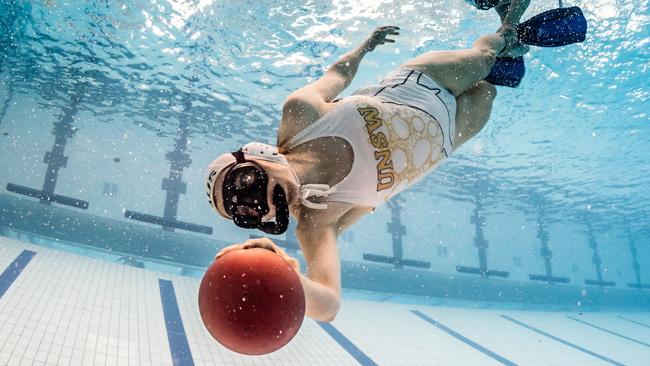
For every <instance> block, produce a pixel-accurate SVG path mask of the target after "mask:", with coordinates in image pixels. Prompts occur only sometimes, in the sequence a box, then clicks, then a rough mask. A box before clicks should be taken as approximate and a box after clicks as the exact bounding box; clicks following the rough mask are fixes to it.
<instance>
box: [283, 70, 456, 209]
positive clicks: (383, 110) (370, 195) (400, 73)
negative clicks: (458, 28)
mask: <svg viewBox="0 0 650 366" xmlns="http://www.w3.org/2000/svg"><path fill="white" fill-rule="evenodd" d="M455 115H456V99H455V98H454V96H453V95H452V94H451V93H449V92H448V91H447V90H445V89H443V88H441V87H440V86H439V85H438V84H436V83H435V82H434V81H433V80H431V79H430V78H429V77H427V76H426V75H424V74H422V73H421V72H419V71H415V70H411V69H406V68H401V69H399V70H397V71H396V72H393V73H391V74H390V75H389V76H387V77H386V78H385V79H384V80H383V81H382V82H381V84H380V85H373V86H368V87H365V88H362V89H361V90H359V91H357V92H355V93H354V95H352V96H350V97H346V98H344V99H342V100H341V101H339V102H338V105H337V106H336V107H335V108H334V109H333V110H331V111H330V112H328V113H327V114H325V115H324V116H323V117H321V118H320V119H319V120H318V121H316V122H314V123H313V124H311V125H310V126H309V127H307V128H305V129H304V130H302V131H300V132H299V133H298V134H296V135H295V136H294V137H293V138H292V139H291V140H290V141H289V142H288V144H287V146H286V147H287V148H294V147H296V146H298V145H301V144H304V143H306V142H309V141H311V140H315V139H317V138H320V137H327V136H335V137H339V138H342V139H344V140H346V141H347V142H348V143H349V144H350V146H351V147H352V150H353V153H354V160H353V163H352V169H351V171H350V172H349V174H348V175H347V176H346V177H345V178H344V179H343V180H341V181H340V182H338V183H337V184H336V185H335V187H336V191H335V192H333V193H332V194H330V195H329V196H328V197H327V198H326V199H325V201H333V202H345V203H351V204H354V205H359V206H370V207H376V206H379V205H380V204H382V203H384V202H385V201H387V200H388V199H389V198H391V197H392V196H394V195H396V194H398V193H400V192H401V191H403V190H404V189H406V188H407V187H409V186H411V185H413V184H414V183H415V182H417V181H418V180H420V179H422V178H423V177H424V176H425V175H427V174H428V173H429V172H431V171H432V170H433V169H434V168H435V167H436V166H437V165H438V163H439V162H440V161H441V160H442V159H444V158H445V157H447V156H448V155H449V154H450V153H451V152H452V150H453V144H452V141H453V136H454V127H455V124H454V121H455Z"/></svg>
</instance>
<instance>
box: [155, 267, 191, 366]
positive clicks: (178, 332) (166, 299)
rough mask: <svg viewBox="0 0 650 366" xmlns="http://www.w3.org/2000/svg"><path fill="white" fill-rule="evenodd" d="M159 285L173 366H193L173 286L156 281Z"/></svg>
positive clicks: (166, 282)
mask: <svg viewBox="0 0 650 366" xmlns="http://www.w3.org/2000/svg"><path fill="white" fill-rule="evenodd" d="M158 283H159V285H160V299H161V300H162V307H163V313H164V315H165V326H166V327H167V339H168V340H169V349H170V350H171V353H172V362H173V363H174V366H194V360H193V359H192V351H190V345H189V343H188V341H187V336H186V335H185V328H184V327H183V319H181V313H180V310H179V309H178V302H177V301H176V293H175V292H174V285H173V284H172V282H171V281H168V280H161V279H159V280H158Z"/></svg>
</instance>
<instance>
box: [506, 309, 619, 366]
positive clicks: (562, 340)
mask: <svg viewBox="0 0 650 366" xmlns="http://www.w3.org/2000/svg"><path fill="white" fill-rule="evenodd" d="M501 317H502V318H504V319H507V320H510V321H511V322H513V323H515V324H517V325H520V326H522V327H524V328H526V329H529V330H532V331H533V332H535V333H537V334H541V335H543V336H545V337H547V338H550V339H552V340H554V341H556V342H560V343H562V344H563V345H565V346H569V347H571V348H575V349H577V350H578V351H581V352H584V353H586V354H588V355H591V356H593V357H595V358H597V359H599V360H601V361H605V362H607V363H609V364H612V365H617V366H624V365H623V364H622V363H620V362H618V361H614V360H612V359H611V358H607V357H605V356H603V355H600V354H598V353H596V352H593V351H590V350H588V349H586V348H584V347H580V346H578V345H577V344H573V343H571V342H569V341H566V340H564V339H562V338H560V337H557V336H554V335H552V334H550V333H546V332H544V331H543V330H541V329H537V328H535V327H533V326H532V325H529V324H526V323H524V322H522V321H519V320H517V319H514V318H511V317H509V316H507V315H501Z"/></svg>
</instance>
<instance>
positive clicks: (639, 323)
mask: <svg viewBox="0 0 650 366" xmlns="http://www.w3.org/2000/svg"><path fill="white" fill-rule="evenodd" d="M617 318H619V319H623V320H625V321H628V322H630V323H634V324H637V325H640V326H642V327H646V328H650V325H648V324H646V323H641V322H640V321H637V320H634V319H628V318H626V317H623V316H620V315H619V316H617Z"/></svg>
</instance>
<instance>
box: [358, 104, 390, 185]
mask: <svg viewBox="0 0 650 366" xmlns="http://www.w3.org/2000/svg"><path fill="white" fill-rule="evenodd" d="M357 110H358V111H359V113H360V114H361V116H362V117H363V120H364V121H366V131H368V136H369V138H370V143H371V144H372V146H373V147H374V148H375V160H377V192H380V191H383V190H384V189H388V188H391V187H392V186H393V184H395V173H394V169H393V161H392V160H391V158H390V149H389V148H388V138H387V137H386V135H385V134H384V133H383V132H376V133H375V131H377V129H378V128H380V127H381V126H383V124H384V121H382V119H381V118H379V111H378V110H377V108H373V107H367V108H358V109H357Z"/></svg>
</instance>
